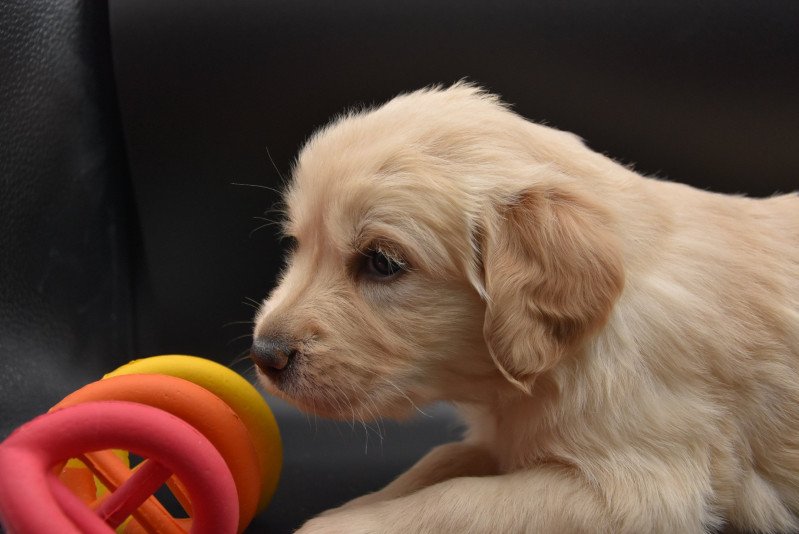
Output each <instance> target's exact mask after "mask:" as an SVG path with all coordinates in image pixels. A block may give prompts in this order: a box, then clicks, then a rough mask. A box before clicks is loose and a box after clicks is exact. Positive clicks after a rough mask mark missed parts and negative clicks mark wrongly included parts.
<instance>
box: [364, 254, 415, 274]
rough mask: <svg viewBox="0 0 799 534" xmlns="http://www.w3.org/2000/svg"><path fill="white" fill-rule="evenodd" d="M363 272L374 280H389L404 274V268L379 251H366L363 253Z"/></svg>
mask: <svg viewBox="0 0 799 534" xmlns="http://www.w3.org/2000/svg"><path fill="white" fill-rule="evenodd" d="M365 255H366V261H365V262H364V266H363V272H364V274H365V275H367V276H369V277H370V278H374V279H376V280H390V279H393V278H396V277H397V276H399V275H400V274H402V273H403V272H405V266H404V265H403V264H402V263H401V262H399V261H397V260H395V259H393V258H391V257H389V256H387V255H386V254H385V253H383V252H381V251H380V250H368V251H366V253H365Z"/></svg>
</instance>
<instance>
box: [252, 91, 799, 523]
mask: <svg viewBox="0 0 799 534" xmlns="http://www.w3.org/2000/svg"><path fill="white" fill-rule="evenodd" d="M285 200H286V204H287V206H288V208H287V218H286V221H285V232H286V234H287V235H289V236H292V237H294V238H295V239H296V247H295V249H294V250H293V252H292V253H291V254H290V255H289V257H288V260H287V266H286V269H285V272H284V273H283V275H282V278H281V280H280V283H279V285H278V287H277V288H276V289H275V290H274V292H273V293H272V294H271V295H270V296H269V298H268V299H267V300H266V301H265V302H264V303H263V306H262V307H261V309H260V310H259V313H258V315H257V321H256V326H255V332H254V344H253V348H252V358H253V360H254V361H255V363H256V364H257V366H258V368H259V369H260V372H259V375H260V377H261V379H262V381H263V383H264V385H265V387H266V388H268V389H269V390H270V391H271V392H273V393H275V394H276V395H279V396H281V397H283V398H285V399H288V400H289V401H291V402H293V403H294V404H296V405H297V406H299V407H300V408H302V409H305V410H309V411H313V412H315V413H317V414H321V415H323V416H329V417H334V418H341V419H347V420H348V419H350V418H360V419H370V418H374V417H377V416H388V417H403V416H405V415H408V414H409V413H412V412H413V410H414V407H415V406H416V405H423V404H426V403H430V402H433V401H442V400H444V401H449V402H452V403H454V404H455V405H456V406H457V407H459V409H460V411H461V412H462V414H463V417H464V419H465V421H466V422H467V424H468V428H469V430H468V432H467V433H466V436H465V438H464V439H463V441H461V442H458V443H452V444H449V445H444V446H441V447H438V448H436V449H434V450H433V451H431V452H430V453H429V454H428V455H427V456H425V457H424V458H423V459H421V460H420V461H419V462H418V463H417V464H416V465H415V466H414V467H413V468H411V469H410V470H409V471H408V472H406V473H404V474H403V475H401V476H400V477H398V478H397V479H396V480H395V481H394V482H392V483H391V484H389V485H388V486H387V487H386V488H385V489H383V490H381V491H378V492H376V493H374V494H370V495H367V496H364V497H361V498H359V499H356V500H354V501H352V502H350V503H348V504H346V505H344V506H342V507H340V508H337V509H335V510H331V511H329V512H326V513H325V514H323V515H322V516H319V517H317V518H315V519H312V520H311V521H309V522H308V523H306V524H305V525H304V526H303V528H302V529H300V531H301V532H302V533H303V534H307V533H312V532H325V533H337V532H338V533H367V532H372V533H378V532H391V533H401V534H408V533H416V532H426V533H463V532H478V533H484V532H491V533H517V532H557V533H564V532H609V533H610V532H612V533H617V532H623V533H636V534H642V533H648V532H652V533H655V532H658V533H672V532H673V533H677V532H679V533H699V532H707V531H712V530H714V529H718V528H723V527H725V526H727V525H729V526H732V527H737V528H740V529H749V530H753V531H757V532H790V531H794V530H796V529H797V528H799V519H798V518H797V517H798V516H799V196H797V195H796V194H790V195H784V196H776V197H773V198H768V199H761V200H755V199H749V198H742V197H735V196H726V195H720V194H713V193H708V192H704V191H699V190H697V189H693V188H691V187H688V186H685V185H679V184H675V183H669V182H664V181H659V180H654V179H649V178H645V177H642V176H640V175H638V174H636V173H635V172H633V171H632V170H630V169H628V168H625V167H623V166H621V165H619V164H617V163H615V162H613V161H611V160H610V159H608V158H606V157H604V156H602V155H600V154H597V153H595V152H592V151H591V150H589V149H588V148H586V147H585V146H584V145H583V143H582V142H581V141H580V140H579V139H578V138H577V137H575V136H573V135H571V134H568V133H564V132H560V131H557V130H554V129H551V128H547V127H544V126H540V125H537V124H533V123H531V122H528V121H526V120H525V119H523V118H522V117H520V116H518V115H516V114H514V113H513V112H511V111H510V110H509V109H508V108H507V107H505V106H503V105H502V104H501V103H500V102H499V101H498V99H497V98H496V97H494V96H492V95H490V94H487V93H486V92H484V91H482V90H480V89H479V88H475V87H473V86H470V85H468V84H464V83H459V84H456V85H454V86H452V87H450V88H448V89H427V90H422V91H418V92H415V93H411V94H406V95H403V96H399V97H397V98H395V99H394V100H391V101H390V102H388V103H387V104H385V105H384V106H382V107H380V108H378V109H375V110H372V111H369V112H360V113H351V114H348V115H346V116H343V117H341V118H339V119H338V120H336V121H334V122H333V123H332V124H331V125H330V126H328V127H326V128H323V129H322V130H321V131H320V132H318V133H317V134H316V135H315V136H314V137H313V138H312V139H311V140H310V141H309V142H308V144H307V145H306V146H305V147H304V149H303V150H302V152H301V154H300V156H299V159H298V161H297V164H296V167H295V169H294V172H293V179H292V182H291V184H290V185H289V187H288V189H287V192H286V197H285Z"/></svg>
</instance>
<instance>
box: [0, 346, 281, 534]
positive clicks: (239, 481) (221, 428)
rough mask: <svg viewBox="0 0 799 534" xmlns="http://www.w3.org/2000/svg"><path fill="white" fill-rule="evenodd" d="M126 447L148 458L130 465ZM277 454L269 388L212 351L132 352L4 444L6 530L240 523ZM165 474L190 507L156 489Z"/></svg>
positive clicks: (0, 498)
mask: <svg viewBox="0 0 799 534" xmlns="http://www.w3.org/2000/svg"><path fill="white" fill-rule="evenodd" d="M129 453H133V454H134V455H136V456H138V457H141V458H143V460H142V461H141V462H140V463H138V464H137V465H135V466H134V467H132V468H131V458H130V455H129ZM281 462H282V447H281V441H280V434H279V432H278V428H277V424H276V422H275V419H274V417H273V415H272V413H271V411H270V410H269V407H268V406H267V404H266V402H265V401H264V399H263V398H262V397H261V395H260V394H259V393H258V392H257V391H256V390H255V388H254V387H253V386H252V385H251V384H250V383H249V382H247V381H246V380H244V378H242V377H241V376H240V375H238V374H237V373H235V372H233V371H232V370H230V369H228V368H226V367H224V366H222V365H219V364H217V363H214V362H212V361H210V360H205V359H202V358H197V357H193V356H177V355H169V356H154V357H152V358H145V359H142V360H134V361H132V362H130V363H129V364H127V365H124V366H122V367H120V368H119V369H117V370H115V371H113V372H111V373H109V374H107V375H105V376H104V377H103V379H102V380H99V381H97V382H93V383H91V384H88V385H87V386H85V387H83V388H81V389H79V390H78V391H75V392H74V393H72V394H70V395H68V396H67V397H66V398H64V399H63V400H62V401H61V402H59V403H58V404H56V405H55V406H53V408H51V409H50V411H49V412H48V413H47V414H44V415H41V416H39V417H37V418H35V419H33V420H32V421H30V422H28V423H26V424H25V425H23V426H21V427H20V428H18V429H17V430H15V431H14V432H13V433H12V434H11V435H10V436H9V437H8V438H7V439H6V440H5V441H3V442H2V443H0V473H2V476H0V524H2V526H3V527H4V528H5V531H6V532H8V533H10V534H13V533H25V534H28V533H32V534H37V533H51V532H59V533H71V532H74V533H92V534H94V533H97V534H99V533H109V532H120V533H125V534H140V533H156V532H157V533H164V534H173V533H174V534H178V533H185V532H191V533H209V534H210V533H214V534H224V533H235V532H242V531H243V530H244V529H245V528H246V527H247V525H248V524H249V522H250V521H251V520H252V518H253V517H254V516H255V515H256V514H257V513H258V512H260V511H262V510H263V509H264V508H265V507H266V505H267V504H268V503H269V500H270V499H271V497H272V495H273V494H274V492H275V489H276V487H277V482H278V478H279V475H280V467H281ZM164 484H166V486H167V487H168V488H169V490H170V491H171V493H172V495H174V497H175V499H176V500H177V502H178V503H179V504H180V506H181V507H182V508H183V510H184V511H185V513H186V514H185V515H187V517H182V518H177V517H173V516H172V515H171V514H170V512H169V511H167V509H166V507H165V506H164V505H163V504H162V503H161V502H160V501H159V500H158V499H157V498H156V496H154V493H156V492H157V491H158V490H159V488H161V487H162V486H163V485H164Z"/></svg>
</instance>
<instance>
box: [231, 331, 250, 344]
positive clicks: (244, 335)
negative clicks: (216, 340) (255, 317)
mask: <svg viewBox="0 0 799 534" xmlns="http://www.w3.org/2000/svg"><path fill="white" fill-rule="evenodd" d="M247 337H252V333H247V334H242V335H240V336H236V337H234V338H233V339H231V340H230V341H228V342H227V345H231V344H233V343H235V342H236V341H238V340H240V339H244V338H247Z"/></svg>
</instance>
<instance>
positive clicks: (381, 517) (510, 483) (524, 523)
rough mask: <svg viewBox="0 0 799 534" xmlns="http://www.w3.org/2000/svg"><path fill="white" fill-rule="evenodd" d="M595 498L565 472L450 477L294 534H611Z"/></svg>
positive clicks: (317, 520)
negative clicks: (487, 533)
mask: <svg viewBox="0 0 799 534" xmlns="http://www.w3.org/2000/svg"><path fill="white" fill-rule="evenodd" d="M616 531H617V529H616V528H614V525H613V524H612V521H611V519H610V513H609V512H608V510H607V508H606V506H605V504H604V503H603V501H602V499H601V498H600V496H599V494H598V493H597V492H596V491H595V490H593V489H592V488H591V487H590V486H589V485H588V483H587V482H585V481H584V480H582V479H580V478H578V477H577V476H576V475H575V474H573V473H572V472H571V471H569V470H568V469H567V468H565V467H558V466H542V467H538V468H535V469H533V470H529V471H521V472H515V473H510V474H507V475H499V476H487V477H463V478H453V479H450V480H447V481H444V482H440V483H438V484H435V485H433V486H429V487H427V488H424V489H420V490H418V491H416V492H414V493H411V494H409V495H406V496H404V497H399V498H396V499H392V500H387V501H382V502H376V503H372V504H368V505H365V506H360V507H356V508H345V509H341V510H339V511H338V512H337V513H334V514H331V515H325V516H320V517H317V518H315V519H312V520H310V521H309V522H307V523H306V524H305V525H304V526H303V527H302V528H301V529H300V530H299V531H298V534H316V533H327V534H337V533H340V534H344V533H347V534H367V533H371V534H383V533H385V534H392V533H396V534H400V533H402V534H406V533H409V532H431V533H432V532H435V533H441V534H448V533H458V534H462V533H472V532H474V533H477V532H493V533H509V534H510V533H517V532H531V533H534V532H542V533H544V532H564V533H577V532H590V533H604V532H616Z"/></svg>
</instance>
